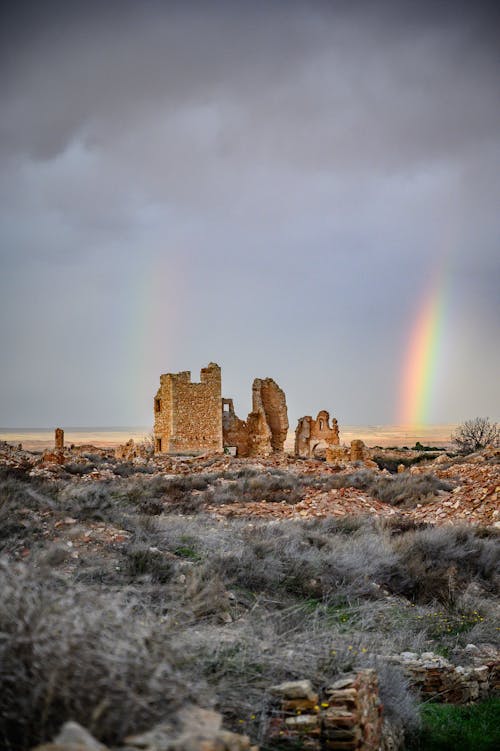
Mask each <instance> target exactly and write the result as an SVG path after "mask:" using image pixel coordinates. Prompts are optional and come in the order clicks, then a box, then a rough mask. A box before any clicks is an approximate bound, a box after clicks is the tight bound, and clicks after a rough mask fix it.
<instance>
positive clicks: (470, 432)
mask: <svg viewBox="0 0 500 751" xmlns="http://www.w3.org/2000/svg"><path fill="white" fill-rule="evenodd" d="M451 439H452V441H453V443H454V444H455V445H456V446H457V448H458V450H459V451H461V452H462V453H463V454H471V453H472V452H473V451H479V449H483V448H484V447H485V446H497V445H498V443H499V441H500V428H499V427H498V424H497V423H496V422H490V419H489V418H488V417H475V418H474V419H473V420H466V421H465V422H464V423H462V424H461V425H459V426H458V428H457V429H456V430H455V432H454V433H452V436H451Z"/></svg>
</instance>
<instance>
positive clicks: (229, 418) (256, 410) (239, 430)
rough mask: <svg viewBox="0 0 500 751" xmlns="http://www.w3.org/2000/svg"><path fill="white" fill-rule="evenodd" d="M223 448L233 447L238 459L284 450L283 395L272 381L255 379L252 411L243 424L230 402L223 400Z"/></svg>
mask: <svg viewBox="0 0 500 751" xmlns="http://www.w3.org/2000/svg"><path fill="white" fill-rule="evenodd" d="M222 404H223V413H222V426H223V434H224V446H226V447H230V446H234V447H235V448H236V454H237V456H268V455H269V454H272V453H273V452H276V451H283V447H284V445H285V440H286V436H287V433H288V411H287V407H286V397H285V393H284V391H283V390H282V389H280V387H279V386H278V384H277V383H276V382H275V381H273V379H272V378H264V379H261V378H256V379H255V380H254V382H253V386H252V411H251V412H250V414H249V415H248V417H247V420H246V422H245V421H244V420H240V418H239V417H237V415H236V414H235V411H234V406H233V400H232V399H223V400H222Z"/></svg>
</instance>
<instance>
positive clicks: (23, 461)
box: [0, 441, 500, 528]
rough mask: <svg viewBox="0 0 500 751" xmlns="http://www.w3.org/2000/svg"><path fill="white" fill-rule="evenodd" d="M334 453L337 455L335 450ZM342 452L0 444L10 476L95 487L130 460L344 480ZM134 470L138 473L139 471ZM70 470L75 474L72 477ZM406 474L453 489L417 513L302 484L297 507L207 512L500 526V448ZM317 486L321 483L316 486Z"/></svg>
mask: <svg viewBox="0 0 500 751" xmlns="http://www.w3.org/2000/svg"><path fill="white" fill-rule="evenodd" d="M332 451H333V449H332ZM338 451H339V452H343V457H344V460H343V461H342V462H340V461H339V463H337V464H329V463H328V462H323V461H318V460H314V459H302V458H295V457H291V456H288V455H286V454H283V453H275V454H273V455H271V456H269V457H258V458H251V459H250V458H247V459H245V458H238V457H233V456H230V455H228V454H221V453H214V452H207V453H206V454H204V455H203V456H197V457H188V456H168V455H165V454H160V455H158V454H157V455H154V456H153V455H152V454H151V450H150V447H147V446H145V445H144V446H143V445H140V444H135V443H134V442H133V441H129V442H127V443H126V444H125V445H124V446H121V447H119V448H118V449H116V451H114V450H111V449H99V448H96V447H94V446H91V445H85V446H74V447H73V446H72V447H70V448H68V447H65V448H58V449H53V450H50V451H46V452H45V453H35V452H29V451H23V450H22V449H20V448H18V447H14V446H11V445H9V444H7V443H5V442H2V443H0V467H4V468H7V469H8V470H14V471H15V470H22V471H23V472H27V473H28V474H29V476H30V477H33V478H41V479H44V480H54V481H56V480H59V479H64V480H66V481H68V482H74V483H80V482H81V483H89V482H92V481H100V482H108V481H114V480H117V479H119V478H120V477H122V476H123V474H122V472H121V464H120V463H121V462H126V463H127V465H128V467H127V472H128V474H130V473H134V472H147V473H148V475H150V476H152V475H165V474H168V475H192V474H203V473H212V474H217V473H220V474H222V473H224V472H234V471H238V470H243V469H254V470H257V471H258V472H259V471H260V472H261V473H262V474H263V475H265V474H266V473H269V472H272V471H273V470H274V469H282V470H286V471H287V472H289V473H290V474H291V475H293V474H297V475H300V476H301V477H302V478H304V477H306V478H307V477H308V476H309V475H310V476H311V479H312V480H314V479H315V478H317V477H318V476H320V477H329V476H331V475H336V476H340V477H341V476H342V475H349V474H352V473H353V472H358V471H360V467H359V462H358V460H356V462H349V461H347V459H346V454H345V452H346V449H345V448H343V447H338ZM89 455H92V456H93V457H97V458H98V459H99V461H98V462H97V463H96V466H95V467H94V468H93V469H88V470H86V471H82V472H81V473H79V472H78V471H75V470H77V469H78V465H82V467H83V465H85V464H86V463H88V461H89V460H88V456H89ZM364 465H365V470H370V471H371V472H373V474H374V476H375V477H377V476H386V477H387V476H390V475H389V473H388V471H387V470H379V469H378V468H376V467H375V466H374V462H373V461H372V460H371V459H369V458H366V459H365V461H364ZM134 467H135V468H136V469H134ZM70 470H71V471H70ZM405 474H408V476H409V477H411V476H412V475H419V474H432V475H435V476H436V477H438V478H440V479H443V480H446V481H448V482H449V484H450V486H451V490H449V491H448V490H439V491H437V492H436V494H435V496H434V497H430V498H429V499H428V500H427V501H426V502H421V503H417V504H416V505H415V506H414V507H412V508H403V507H401V506H393V505H391V504H388V503H384V502H382V501H379V500H378V499H376V498H374V497H372V496H371V495H370V494H369V493H368V492H367V491H364V490H363V491H362V490H359V489H356V488H352V487H347V488H338V489H333V490H329V491H326V492H325V491H324V490H321V489H318V488H317V487H315V486H314V485H315V483H314V482H313V481H311V487H307V483H305V485H304V492H303V497H302V499H301V500H300V501H299V502H298V503H295V504H294V505H292V504H287V503H283V502H282V503H275V502H269V500H268V499H266V498H265V497H263V498H262V499H260V500H252V501H251V502H241V501H238V503H232V504H228V505H226V506H223V505H213V506H210V505H209V506H207V508H206V510H207V511H208V512H210V513H215V514H217V515H219V516H221V517H224V516H257V517H261V518H276V519H283V518H287V519H300V518H309V517H316V518H324V517H328V516H338V517H342V516H346V515H350V516H352V515H360V514H363V515H378V516H386V517H394V516H400V517H404V518H407V519H410V520H413V521H415V522H417V523H426V524H433V525H435V524H438V525H440V524H456V523H460V524H463V523H466V524H481V525H484V526H494V527H498V528H500V503H499V501H500V452H499V450H492V449H490V450H485V451H483V452H480V453H478V454H474V455H471V456H468V457H458V458H450V457H448V456H446V455H442V456H440V457H438V459H436V460H434V461H429V462H423V463H421V464H418V465H415V466H413V467H412V468H411V469H410V470H403V471H402V472H400V473H398V477H404V475H405ZM316 484H317V483H316Z"/></svg>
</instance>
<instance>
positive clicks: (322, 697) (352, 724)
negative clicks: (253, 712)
mask: <svg viewBox="0 0 500 751" xmlns="http://www.w3.org/2000/svg"><path fill="white" fill-rule="evenodd" d="M271 694H272V695H273V696H274V697H276V701H277V706H276V707H275V709H274V711H272V712H271V716H270V718H269V724H268V738H267V740H268V741H269V742H271V743H273V742H278V741H281V742H283V741H287V742H291V743H296V744H300V746H301V747H302V748H306V749H311V750H312V751H316V750H317V751H320V749H321V751H323V750H324V749H330V750H331V751H368V749H374V748H379V746H380V743H381V735H382V706H381V703H380V699H379V693H378V680H377V675H376V673H375V671H374V670H359V671H358V672H356V673H351V674H349V675H346V676H345V677H343V678H342V679H340V680H338V681H336V682H335V683H333V684H332V685H331V686H329V687H327V688H326V689H324V690H323V691H322V692H317V691H315V690H314V689H313V687H312V685H311V683H310V681H307V680H306V681H292V682H289V683H282V684H280V685H279V686H273V687H272V688H271Z"/></svg>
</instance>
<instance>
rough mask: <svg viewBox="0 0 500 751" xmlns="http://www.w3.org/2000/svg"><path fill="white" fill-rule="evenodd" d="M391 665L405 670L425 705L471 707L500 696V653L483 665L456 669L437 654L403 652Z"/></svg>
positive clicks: (457, 667)
mask: <svg viewBox="0 0 500 751" xmlns="http://www.w3.org/2000/svg"><path fill="white" fill-rule="evenodd" d="M391 662H394V663H397V664H398V665H400V666H401V668H402V669H403V671H404V672H405V673H406V675H407V676H408V678H409V680H410V685H411V686H412V688H413V689H414V690H415V691H416V692H418V693H419V694H420V696H421V698H422V700H423V701H438V702H443V703H444V704H468V703H470V702H473V701H478V700H480V699H486V698H487V697H488V696H494V695H498V694H499V693H500V660H499V655H498V652H497V653H496V655H495V656H493V657H492V658H490V659H489V660H486V661H484V662H483V661H479V664H477V665H473V666H469V667H462V666H460V665H458V666H456V665H452V664H451V663H450V662H449V661H448V660H446V659H445V658H444V657H441V655H436V654H434V653H433V652H423V653H422V654H421V655H418V654H416V653H415V652H402V653H401V654H400V655H394V656H393V657H392V658H391Z"/></svg>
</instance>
